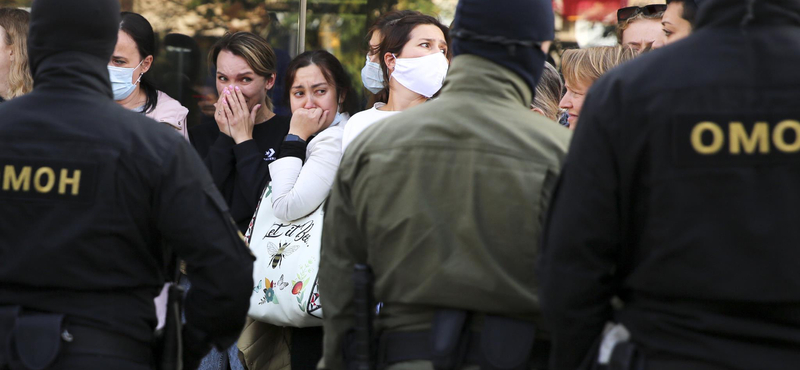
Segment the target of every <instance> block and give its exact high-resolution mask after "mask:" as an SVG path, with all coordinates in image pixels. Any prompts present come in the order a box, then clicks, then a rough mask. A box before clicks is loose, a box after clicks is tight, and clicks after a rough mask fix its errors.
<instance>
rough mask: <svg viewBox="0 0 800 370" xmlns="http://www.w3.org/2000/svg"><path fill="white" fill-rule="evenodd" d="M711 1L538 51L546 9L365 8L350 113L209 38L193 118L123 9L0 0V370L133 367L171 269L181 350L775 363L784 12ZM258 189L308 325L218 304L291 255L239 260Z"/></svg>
mask: <svg viewBox="0 0 800 370" xmlns="http://www.w3.org/2000/svg"><path fill="white" fill-rule="evenodd" d="M732 3H733V2H732V1H727V0H703V1H700V0H669V1H667V4H651V5H645V6H632V7H625V8H621V9H619V10H618V11H617V21H618V25H617V37H618V41H619V45H617V46H603V47H590V48H583V49H570V50H566V51H564V52H563V54H562V55H561V58H560V66H559V67H560V68H556V66H554V65H552V64H550V63H548V62H547V61H546V56H545V53H544V52H543V50H542V49H543V44H545V47H546V44H548V43H549V42H550V41H552V40H553V37H554V34H553V29H554V25H553V13H552V5H551V2H550V1H545V0H536V1H523V0H514V1H509V2H508V4H505V5H504V6H496V4H494V2H492V1H489V0H461V1H460V4H459V6H458V10H457V14H456V19H455V21H454V23H453V24H452V25H451V26H450V27H448V26H446V25H444V24H442V23H441V22H440V21H439V20H438V19H437V18H435V17H434V16H432V15H428V14H423V13H421V12H418V11H414V10H404V11H391V12H388V13H386V14H382V15H381V16H380V17H379V18H378V19H377V20H376V21H375V22H374V24H373V25H372V27H371V28H370V29H369V31H368V34H367V35H366V40H367V43H366V48H365V50H366V58H365V64H364V66H363V68H362V70H361V81H362V83H363V89H365V90H366V91H368V92H369V93H370V94H369V99H368V102H367V106H363V103H362V102H360V101H359V100H358V99H357V96H358V93H357V91H358V90H361V88H362V86H354V85H353V81H352V80H351V77H350V76H349V75H348V73H347V72H346V70H345V68H344V66H343V65H342V63H341V62H340V61H339V60H338V59H337V57H336V56H335V55H333V54H331V53H329V52H327V51H325V50H312V51H306V52H304V53H301V54H299V55H297V56H295V57H294V58H293V59H292V60H291V62H290V63H289V64H288V67H287V69H286V71H285V73H283V76H281V81H282V82H283V83H282V84H281V86H280V89H279V90H280V91H281V92H282V96H281V99H282V101H284V102H287V103H288V105H289V107H290V112H291V114H290V115H288V116H284V115H281V114H277V113H276V109H275V107H274V106H273V102H272V100H271V98H270V92H271V91H273V90H275V89H276V84H278V81H279V79H278V73H279V72H278V58H277V56H276V53H275V51H274V50H273V49H272V47H271V46H270V45H269V43H268V42H267V41H266V40H265V39H264V38H263V37H261V36H259V35H256V34H254V33H250V32H231V33H227V34H225V35H224V36H222V37H221V38H220V39H219V40H217V41H216V43H215V44H214V45H213V46H212V47H211V49H210V51H209V54H208V61H209V64H210V65H211V70H212V71H213V74H214V81H215V87H216V92H217V94H218V98H217V100H216V103H215V104H214V105H213V107H214V111H213V120H207V121H205V122H203V123H202V124H199V125H195V126H193V127H190V124H189V122H188V121H187V116H188V115H189V109H187V107H184V106H182V105H181V103H180V102H179V101H177V100H176V99H174V98H173V97H170V96H169V95H168V94H166V93H165V92H163V91H160V90H159V89H158V88H157V86H158V83H157V82H156V81H155V79H154V78H153V76H152V73H148V72H150V71H151V69H152V67H153V66H154V58H155V57H156V41H157V40H156V34H155V33H154V31H153V28H152V26H151V24H150V23H149V22H148V20H147V19H146V18H145V17H143V16H142V15H140V14H136V13H132V12H120V10H119V2H118V1H116V0H91V1H86V0H36V1H34V3H33V9H32V12H31V13H30V14H29V13H28V12H27V11H24V10H20V9H15V8H0V102H2V104H0V117H2V118H0V164H1V165H2V166H0V170H2V171H0V177H2V193H0V217H2V218H3V219H4V220H8V221H7V222H6V221H4V222H3V225H2V226H0V260H2V261H3V262H2V263H0V370H3V369H5V368H6V367H5V366H9V368H13V369H32V368H37V369H71V368H82V369H100V368H115V369H131V370H143V369H151V368H153V367H154V366H155V367H158V368H160V367H159V366H156V365H155V364H157V363H159V362H161V363H163V362H164V359H163V358H161V357H159V356H160V355H159V352H158V351H152V350H151V348H150V347H151V344H152V343H153V342H154V341H155V339H154V338H155V336H154V332H153V329H156V332H157V333H158V332H163V331H164V330H165V327H169V325H170V322H171V321H170V320H173V321H174V318H170V315H169V309H168V307H169V305H170V304H171V303H170V302H172V300H171V298H170V296H169V294H171V293H170V292H174V290H173V289H172V288H174V287H175V286H180V287H183V288H184V289H185V290H186V295H185V298H183V299H182V300H183V301H185V309H184V310H183V312H182V316H183V320H182V321H183V322H184V323H185V325H184V327H183V329H182V330H183V331H182V333H181V334H179V335H180V336H181V338H183V342H182V343H183V354H182V356H183V357H182V361H183V365H184V368H192V369H194V368H199V369H203V370H227V369H231V370H236V369H250V370H254V369H259V370H261V369H269V370H282V369H294V370H304V369H316V368H322V369H354V368H358V369H360V370H368V369H372V368H374V369H378V370H381V369H389V368H391V369H392V370H402V369H433V368H435V369H446V370H455V369H461V368H469V367H470V366H475V365H479V366H480V367H481V368H484V369H498V370H500V369H503V370H505V369H508V370H511V369H525V368H530V369H547V368H550V369H554V370H561V369H564V370H574V369H609V370H628V369H630V370H645V369H651V370H661V369H663V370H668V369H689V370H693V369H694V370H719V369H756V368H764V369H789V368H793V366H796V364H797V363H800V350H798V349H797V348H799V347H797V346H799V345H800V339H798V338H800V337H798V335H800V334H798V333H797V331H796V330H795V328H796V326H797V325H798V324H800V322H798V321H797V317H798V316H797V313H798V307H797V306H798V303H796V302H797V297H793V296H792V295H791V294H792V293H794V289H796V287H795V284H796V282H797V280H800V279H797V278H795V275H796V269H794V265H793V263H792V262H791V260H792V259H791V258H792V257H795V256H796V254H795V253H794V252H793V251H791V249H792V247H793V246H792V243H793V242H794V241H795V240H797V239H796V237H797V236H798V235H795V234H796V232H795V231H793V230H794V229H795V228H794V226H793V225H792V224H791V222H792V221H794V220H795V219H796V218H792V217H791V216H790V215H792V214H794V213H795V212H796V211H795V210H794V209H793V208H791V207H793V206H796V205H797V204H796V199H795V198H796V197H794V196H791V197H787V198H781V197H780V191H785V192H792V191H793V190H792V188H791V185H800V183H799V182H798V181H796V180H797V179H796V177H797V176H798V175H797V174H791V173H792V171H794V172H797V171H796V167H792V163H796V158H795V157H796V153H797V152H798V151H800V123H798V122H797V121H796V120H795V119H796V118H795V117H794V116H793V114H794V113H793V112H792V108H791V106H792V105H791V102H788V101H787V103H788V104H787V105H785V106H789V107H790V108H786V109H788V110H786V109H784V110H783V111H781V113H780V114H777V113H776V112H777V111H776V108H775V107H776V106H778V105H780V104H781V102H784V100H782V98H781V97H782V96H784V97H785V96H792V97H796V96H798V93H797V92H796V91H797V89H798V87H797V86H800V85H792V83H794V82H798V81H797V80H798V78H795V77H793V76H791V75H790V74H789V73H787V71H791V70H792V68H794V67H792V66H793V64H792V63H794V62H795V61H796V60H797V59H800V55H799V54H798V52H797V50H800V49H798V48H797V47H798V46H800V45H798V42H800V41H798V40H800V39H799V38H797V36H800V28H798V25H799V24H798V21H797V19H800V6H798V5H797V4H794V3H792V4H790V5H786V4H783V3H781V1H779V0H750V1H748V2H746V3H743V4H739V3H737V4H732ZM701 5H702V6H703V8H701V7H700V6H701ZM701 10H702V11H701ZM87 14H90V15H92V17H93V19H98V21H97V22H85V19H86V16H87ZM771 26H775V27H771ZM784 26H785V27H784ZM698 27H705V28H703V30H704V31H705V32H704V33H702V34H698V35H696V37H695V36H694V35H693V36H692V37H689V36H690V34H693V33H694V31H695V28H698ZM712 31H714V32H712ZM770 37H771V39H770ZM793 37H794V38H793ZM701 39H702V42H701V41H700V40H701ZM765 39H768V40H769V42H772V43H775V42H778V45H775V46H774V48H777V49H772V48H771V47H770V46H765V45H766V44H765V41H764V40H765ZM681 40H684V41H682V42H679V41H681ZM782 49H787V50H789V51H790V53H789V54H786V53H784V54H782V53H783V51H782ZM757 52H760V53H763V54H764V55H763V56H766V57H773V56H776V55H785V57H786V59H785V60H781V61H777V60H771V61H770V62H764V63H772V64H770V65H769V68H774V69H773V70H770V69H768V68H767V65H766V64H762V63H761V62H757V61H756V57H755V56H754V53H757ZM715 53H716V54H715ZM726 53H727V54H726ZM682 58H683V59H682ZM692 58H694V59H695V60H694V61H693V63H694V62H696V63H695V64H693V65H694V67H687V66H688V64H687V63H689V62H686V61H687V60H690V59H692ZM701 61H702V62H703V63H708V65H707V66H701V65H699V63H700V62H701ZM765 68H767V69H765ZM755 70H762V71H766V72H764V73H766V74H768V76H763V75H762V77H763V79H761V80H758V79H754V78H750V77H747V75H742V76H743V77H742V81H737V82H739V83H738V84H736V83H734V84H731V83H729V82H730V76H731V75H734V74H737V73H739V72H744V73H750V72H753V71H755ZM687 81H689V82H687ZM34 82H35V84H34ZM732 86H733V87H732ZM759 94H763V95H759ZM781 94H784V95H781ZM723 98H725V99H723ZM781 109H783V108H781ZM579 120H580V121H581V124H580V125H578V121H579ZM748 120H749V121H748ZM751 121H752V122H751ZM728 122H730V125H729V126H725V127H728V128H720V127H721V125H727V124H728ZM742 122H745V123H742ZM565 126H566V127H565ZM579 127H580V128H579ZM770 132H771V133H770ZM792 132H793V133H794V134H793V133H792ZM573 133H574V138H573ZM793 135H794V136H793ZM683 136H686V138H687V139H686V140H682V139H681V138H683ZM728 142H729V143H728ZM770 143H772V145H773V146H774V148H772V151H770V150H771V149H770ZM726 144H729V145H730V156H727V157H725V156H724V155H727V153H728V149H727V147H725V145H726ZM742 152H744V153H746V154H747V155H750V156H749V157H747V158H746V160H742V158H743V157H742V156H741V155H740V156H737V154H740V153H742ZM756 153H760V154H762V157H763V158H765V159H764V160H763V161H762V159H761V157H757V154H756ZM767 157H768V158H767ZM56 184H57V185H58V186H56ZM771 187H775V188H776V189H775V191H771V190H770V189H772V188H771ZM267 190H268V191H267ZM751 190H755V191H757V193H748V192H749V191H751ZM720 194H724V195H726V196H728V198H726V197H724V196H722V195H720ZM268 195H269V196H268ZM734 197H739V198H741V199H743V200H742V202H746V204H745V203H742V204H732V202H731V201H729V199H732V198H734ZM270 201H271V203H270ZM265 202H266V203H265ZM733 203H735V202H733ZM264 209H267V210H268V212H269V213H270V214H271V215H274V217H275V218H277V219H278V220H281V222H286V223H287V225H288V224H291V222H293V221H295V220H298V219H302V218H304V217H306V216H308V215H310V214H312V213H313V212H315V211H318V210H322V211H323V212H324V222H323V225H322V234H321V246H322V247H321V257H320V260H319V263H318V268H319V296H320V297H321V299H322V302H323V304H322V307H323V308H324V311H323V312H324V317H323V319H322V320H320V321H319V323H318V325H315V326H311V327H291V326H281V325H275V324H274V323H268V322H263V321H259V320H258V319H256V318H252V317H250V318H246V319H245V316H246V312H247V310H248V306H249V305H250V304H251V303H252V302H251V301H249V299H250V296H251V294H252V293H253V292H256V293H259V294H260V293H261V292H260V287H261V285H260V284H261V283H262V282H263V281H256V282H255V283H254V282H253V263H264V264H270V265H271V268H272V269H275V268H276V267H277V266H279V265H280V264H282V263H289V262H287V261H288V258H287V257H288V256H289V254H290V253H292V252H293V249H289V248H288V247H287V246H281V247H280V249H276V251H274V252H273V253H272V255H271V258H270V260H268V261H264V260H263V259H261V258H259V259H258V260H256V261H255V262H254V261H253V260H254V258H253V255H252V253H250V252H249V250H248V246H247V243H246V242H245V240H244V238H245V237H244V236H243V235H247V237H248V238H251V237H252V235H250V233H251V232H252V230H253V223H254V222H256V221H255V216H254V215H255V214H258V212H260V211H263V210H264ZM750 214H752V215H757V216H758V217H763V219H760V220H756V221H753V223H748V222H747V221H746V220H743V219H742V217H744V215H750ZM11 215H14V216H13V217H12V216H11ZM768 215H769V216H768ZM781 226H782V227H783V229H780V228H779V227H781ZM734 228H736V229H735V230H734ZM43 234H46V236H45V235H43ZM266 237H267V235H265V236H264V238H266ZM43 238H47V239H48V240H47V241H46V242H43V241H42V239H43ZM253 241H254V239H251V243H252V242H253ZM756 245H761V246H762V247H763V249H764V250H763V251H757V250H756V249H757V247H755V246H756ZM726 246H727V248H728V250H726V249H725V247H726ZM109 250H110V252H108V251H109ZM762 253H763V255H762ZM725 254H728V256H727V257H721V256H720V255H725ZM759 258H761V259H762V261H752V259H759ZM717 260H726V261H729V262H731V263H733V264H734V267H720V266H718V265H717V262H716V261H717ZM747 261H749V262H747ZM763 261H769V262H771V263H772V264H771V265H770V264H768V263H767V262H763ZM748 263H749V264H751V265H753V266H755V267H753V268H749V267H747V266H744V264H748ZM362 265H363V266H369V269H370V271H371V272H370V273H371V274H374V280H372V281H371V282H370V284H372V285H373V287H372V290H371V291H370V293H371V294H372V295H374V298H375V300H376V302H370V305H371V306H370V307H373V308H374V307H376V305H377V310H370V311H369V314H368V315H367V316H373V315H374V316H375V317H374V320H373V319H372V318H370V319H369V320H370V321H369V322H370V324H369V325H368V326H369V327H368V329H369V330H367V331H369V335H368V337H369V338H368V339H366V340H365V339H364V337H363V336H361V335H362V334H363V333H364V331H365V330H366V329H365V328H364V327H359V326H358V324H357V323H359V320H360V319H363V316H364V315H365V313H364V312H360V311H358V309H357V308H356V307H355V303H354V302H358V301H359V300H360V299H361V298H362V297H359V296H358V294H359V293H358V291H357V289H356V288H355V286H354V278H353V276H354V275H353V274H354V269H355V270H357V269H359V268H360V267H359V266H362ZM756 267H758V268H756ZM737 268H738V269H740V270H736V269H737ZM770 269H773V271H774V274H769V272H770ZM173 270H175V271H178V270H179V271H180V274H177V276H178V278H177V279H172V278H171V275H172V271H173ZM742 271H744V272H742ZM740 272H741V274H740ZM660 275H663V276H661V278H659V276H660ZM739 275H745V277H741V276H739ZM747 276H749V279H750V280H747V278H746V277H747ZM667 277H668V278H669V279H672V280H673V281H670V282H665V281H664V280H665V279H666V278H667ZM781 279H784V280H781ZM723 280H732V281H735V282H736V283H737V285H736V286H737V287H739V288H737V287H732V286H731V285H730V284H729V285H725V284H724V283H725V282H724V281H723ZM781 281H784V282H785V283H786V284H788V285H791V287H788V288H786V289H784V290H781V289H777V288H775V286H774V285H775V284H780V282H781ZM266 282H267V285H268V286H267V287H266V288H267V289H264V291H265V292H266V291H267V290H271V288H274V287H275V284H276V282H271V283H270V281H269V280H267V281H266ZM270 284H272V285H270ZM277 284H279V285H280V284H283V285H282V286H281V288H280V289H284V288H286V287H287V286H289V287H292V286H294V287H296V288H297V289H298V291H299V289H300V288H299V287H300V285H297V282H292V284H291V285H289V284H288V282H287V283H284V282H283V276H281V280H280V282H278V283H277ZM305 284H306V285H308V283H307V282H306V283H305ZM770 284H772V285H770ZM737 289H741V293H740V292H739V291H738V290H737ZM159 292H160V294H159ZM267 294H268V295H269V293H267ZM172 299H173V300H174V297H173V298H172ZM265 299H266V298H265ZM271 299H273V298H270V300H271ZM299 301H300V298H298V302H299ZM770 307H771V308H770ZM372 311H375V312H372ZM362 323H363V322H362ZM771 325H773V326H774V325H785V326H786V327H785V328H773V329H774V330H772V331H770V330H769V326H771ZM765 327H766V328H767V329H764V328H765ZM373 329H374V333H372V332H371V331H372V330H373ZM53 333H55V334H53ZM373 336H374V337H373ZM84 338H86V339H84ZM62 342H63V343H64V344H63V345H59V344H58V343H62ZM31 343H34V344H37V345H41V346H42V347H43V348H46V350H47V351H50V350H51V348H55V349H52V351H55V352H52V351H51V352H52V353H45V352H46V350H30V349H29V348H31V347H32V344H31ZM42 343H46V345H42ZM53 343H55V344H53ZM62 346H63V349H59V348H61V347H62ZM11 349H13V351H11ZM26 351H27V352H26ZM58 351H62V352H58ZM6 353H8V355H6ZM59 353H61V354H60V355H59ZM59 356H60V357H59ZM32 364H33V365H32ZM36 366H39V367H36Z"/></svg>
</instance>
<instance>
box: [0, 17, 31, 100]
mask: <svg viewBox="0 0 800 370" xmlns="http://www.w3.org/2000/svg"><path fill="white" fill-rule="evenodd" d="M30 20H31V15H30V13H28V12H26V11H24V10H22V9H15V8H0V27H3V29H4V30H5V38H4V39H3V40H0V41H2V42H4V43H5V44H6V46H7V47H11V48H12V50H13V52H14V60H13V61H12V62H11V69H10V71H9V73H8V91H6V93H7V94H8V98H9V99H11V98H16V97H19V96H22V95H25V94H27V93H29V92H31V90H33V77H31V69H30V67H29V66H28V25H29V24H30Z"/></svg>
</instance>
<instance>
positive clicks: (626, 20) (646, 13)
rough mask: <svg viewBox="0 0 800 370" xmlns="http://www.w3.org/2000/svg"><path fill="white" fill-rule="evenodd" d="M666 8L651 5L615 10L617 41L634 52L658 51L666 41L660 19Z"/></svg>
mask: <svg viewBox="0 0 800 370" xmlns="http://www.w3.org/2000/svg"><path fill="white" fill-rule="evenodd" d="M665 10H667V6H666V5H664V4H652V5H645V6H629V7H627V8H622V9H619V10H617V41H619V43H620V45H622V46H628V47H630V48H631V49H633V50H635V51H641V50H644V49H649V48H652V49H658V48H660V47H662V46H664V44H665V43H666V41H667V38H666V35H664V31H663V27H662V26H661V17H662V16H664V11H665Z"/></svg>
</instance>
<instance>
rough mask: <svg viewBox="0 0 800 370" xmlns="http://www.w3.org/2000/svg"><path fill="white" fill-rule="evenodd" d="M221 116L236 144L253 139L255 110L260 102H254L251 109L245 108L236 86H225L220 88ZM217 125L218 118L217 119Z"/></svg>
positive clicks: (242, 97)
mask: <svg viewBox="0 0 800 370" xmlns="http://www.w3.org/2000/svg"><path fill="white" fill-rule="evenodd" d="M221 105H222V108H223V114H222V115H223V116H224V117H225V120H226V121H227V123H228V132H229V133H228V135H230V137H232V138H233V141H235V142H236V144H239V143H241V142H243V141H247V140H252V139H253V126H255V120H256V112H257V111H258V109H259V108H261V104H256V106H254V107H253V109H252V110H248V109H247V102H246V101H245V99H244V95H242V91H241V90H240V89H239V87H238V86H236V87H234V88H230V87H226V88H225V89H223V90H222V102H221ZM217 124H218V125H219V120H218V121H217Z"/></svg>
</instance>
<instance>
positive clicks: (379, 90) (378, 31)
mask: <svg viewBox="0 0 800 370" xmlns="http://www.w3.org/2000/svg"><path fill="white" fill-rule="evenodd" d="M408 15H422V13H420V12H418V11H416V10H395V11H391V12H388V13H386V14H383V15H381V16H380V17H379V18H378V19H376V20H375V23H374V24H373V25H372V27H370V29H369V30H368V31H367V40H368V41H367V43H368V46H369V51H367V61H366V62H365V63H364V68H362V69H361V83H362V84H364V88H366V89H367V90H369V92H371V93H372V94H374V102H376V103H378V102H380V103H386V101H387V99H388V98H389V96H388V94H389V92H388V91H386V83H385V81H384V80H383V71H382V70H381V64H380V61H379V60H378V59H380V58H379V55H378V51H379V50H378V49H379V48H380V46H381V41H383V36H384V35H385V34H386V33H388V32H387V30H388V29H389V27H391V26H393V25H394V23H395V22H397V21H398V20H399V19H400V18H403V17H405V16H408Z"/></svg>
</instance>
